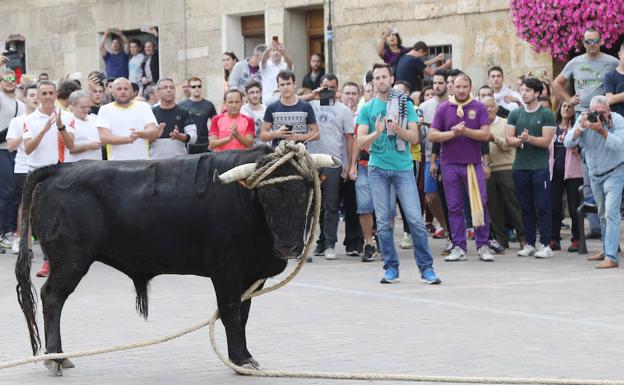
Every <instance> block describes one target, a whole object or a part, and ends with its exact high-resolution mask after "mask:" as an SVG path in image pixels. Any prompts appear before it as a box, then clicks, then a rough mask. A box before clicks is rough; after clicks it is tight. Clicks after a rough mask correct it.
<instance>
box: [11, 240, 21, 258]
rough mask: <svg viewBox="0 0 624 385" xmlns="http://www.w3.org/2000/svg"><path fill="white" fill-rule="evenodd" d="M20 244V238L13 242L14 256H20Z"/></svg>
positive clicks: (12, 250)
mask: <svg viewBox="0 0 624 385" xmlns="http://www.w3.org/2000/svg"><path fill="white" fill-rule="evenodd" d="M19 243H20V239H19V237H17V238H15V239H14V240H13V246H12V247H11V252H12V253H13V254H19Z"/></svg>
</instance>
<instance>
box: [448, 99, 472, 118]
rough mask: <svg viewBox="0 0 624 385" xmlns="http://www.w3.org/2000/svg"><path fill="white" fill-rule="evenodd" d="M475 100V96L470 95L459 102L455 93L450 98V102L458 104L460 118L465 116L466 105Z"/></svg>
mask: <svg viewBox="0 0 624 385" xmlns="http://www.w3.org/2000/svg"><path fill="white" fill-rule="evenodd" d="M473 100H474V98H473V97H472V95H468V99H466V100H464V101H463V102H458V101H457V100H456V99H455V95H453V96H451V97H450V99H449V103H451V104H452V105H454V106H457V116H459V117H460V118H463V117H464V106H466V105H468V104H470V102H472V101H473Z"/></svg>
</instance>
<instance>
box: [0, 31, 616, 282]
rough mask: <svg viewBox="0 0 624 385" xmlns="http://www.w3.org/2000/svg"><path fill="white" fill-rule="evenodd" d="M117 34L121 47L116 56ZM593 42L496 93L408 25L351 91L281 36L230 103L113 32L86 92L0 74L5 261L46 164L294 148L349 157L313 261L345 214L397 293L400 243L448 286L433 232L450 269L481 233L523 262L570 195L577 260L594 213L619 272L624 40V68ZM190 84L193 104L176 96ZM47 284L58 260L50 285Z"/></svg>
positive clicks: (557, 222)
mask: <svg viewBox="0 0 624 385" xmlns="http://www.w3.org/2000/svg"><path fill="white" fill-rule="evenodd" d="M109 33H110V34H114V35H115V36H114V37H113V38H112V40H111V44H110V50H107V49H106V48H105V44H104V41H105V39H107V38H108V35H109ZM583 45H584V46H585V49H586V53H584V54H582V55H580V56H578V57H576V58H575V59H573V60H571V61H570V62H569V63H568V64H567V65H566V66H565V68H564V69H563V71H562V72H561V74H559V75H558V76H557V77H556V78H555V79H554V80H551V79H549V78H548V76H547V74H546V73H542V74H541V75H540V76H535V75H533V74H530V73H529V74H527V75H525V76H522V77H520V78H518V79H515V81H514V86H513V87H509V86H507V85H505V76H504V70H503V68H502V67H500V66H492V67H490V68H484V73H485V72H487V79H488V84H485V85H483V86H480V87H479V86H477V85H474V84H473V82H472V78H471V77H470V74H468V73H466V72H463V71H462V70H460V69H457V68H453V67H452V61H451V60H450V58H447V57H446V56H445V55H444V54H440V55H437V56H434V57H433V58H431V59H426V58H427V55H428V46H427V44H426V43H424V42H422V41H419V42H416V43H415V44H414V45H413V46H412V47H411V48H406V47H404V46H403V45H402V40H401V38H400V36H399V33H398V31H397V30H396V29H395V28H389V29H387V30H384V32H383V33H382V36H381V38H380V40H379V43H378V44H377V46H376V50H377V52H376V53H377V54H378V56H379V58H380V60H381V62H380V63H377V64H375V65H374V66H373V68H372V70H371V71H369V72H368V73H367V74H366V75H365V79H364V82H353V81H346V82H342V83H340V82H339V79H338V78H337V77H336V75H334V74H331V73H325V71H324V70H323V68H322V65H321V63H322V56H321V54H314V55H312V56H311V59H310V63H309V65H310V70H309V72H308V73H307V74H306V76H305V77H304V78H303V79H302V81H300V82H299V81H298V79H296V77H295V74H294V73H293V72H292V69H293V63H292V59H291V58H290V56H289V54H288V53H287V51H286V50H285V47H284V45H283V44H282V43H281V42H280V41H279V40H278V39H277V37H274V39H273V41H272V42H271V44H269V45H264V44H262V45H259V46H257V47H255V49H254V51H253V54H252V55H251V57H249V58H247V59H244V60H238V57H237V55H236V54H235V53H233V52H225V53H224V54H223V69H224V90H223V91H222V90H219V92H218V94H219V95H220V94H221V93H224V97H223V100H222V101H220V103H217V104H218V105H219V107H218V108H217V107H216V106H215V104H214V103H213V102H211V101H209V100H207V99H206V98H205V96H206V95H210V94H211V90H205V89H204V88H203V82H202V79H201V78H199V77H190V78H188V79H185V80H183V81H182V82H181V83H180V84H177V83H176V82H175V81H174V80H173V79H171V78H168V77H164V76H163V77H160V76H159V72H158V55H155V54H154V52H155V45H154V43H153V42H149V41H148V42H147V43H145V45H144V47H141V44H140V42H138V41H134V40H133V41H129V40H128V39H127V38H125V37H124V36H123V33H121V32H120V31H119V30H111V31H109V32H107V33H106V34H105V36H104V37H103V39H102V41H101V43H100V53H101V55H102V58H103V60H104V62H105V64H106V73H101V72H98V71H93V72H92V73H90V74H89V76H88V78H87V81H86V84H81V82H80V81H77V80H71V79H68V78H65V79H62V80H60V81H59V82H57V83H55V82H51V81H50V79H49V76H47V74H40V75H39V76H38V78H37V79H31V78H28V77H23V78H22V79H21V81H20V79H16V76H15V73H14V72H13V71H12V70H11V69H4V70H2V72H1V73H0V130H2V131H0V133H1V134H2V135H1V136H0V143H1V144H0V179H2V181H3V183H2V191H1V194H0V226H1V228H0V230H1V232H0V233H1V234H3V235H2V239H1V241H0V246H1V247H0V250H2V251H4V250H5V249H6V250H10V249H12V250H13V252H15V253H16V252H17V249H18V243H19V238H20V236H28V235H25V234H20V233H19V229H20V226H19V220H20V218H19V215H18V206H19V202H20V199H21V189H22V187H23V184H24V180H25V179H26V176H27V174H28V173H29V172H32V171H33V170H35V169H37V168H40V167H44V166H47V165H51V164H57V163H64V162H76V161H79V160H81V159H95V160H110V161H116V160H132V159H163V158H169V157H175V156H186V155H187V154H196V153H203V152H208V151H215V152H218V151H229V150H240V149H246V148H250V147H252V146H254V145H270V146H273V147H275V146H277V145H278V144H279V142H280V141H282V140H290V141H295V142H303V143H306V146H307V149H308V151H309V152H310V153H313V154H314V153H320V154H327V155H331V156H334V157H336V158H339V159H341V160H342V163H343V167H342V168H340V169H330V168H325V169H321V170H320V174H321V176H322V179H323V182H322V186H321V189H322V212H321V222H320V225H321V226H320V228H321V231H320V235H319V237H318V240H317V247H316V249H315V251H314V254H313V256H311V257H310V258H309V259H308V261H309V262H312V261H313V260H314V258H315V257H324V258H325V259H328V260H333V259H336V258H337V257H338V252H337V251H336V249H337V246H336V245H337V243H338V242H339V240H338V224H339V221H340V217H341V215H342V216H344V221H345V239H344V240H343V245H344V246H345V254H346V255H348V256H353V257H360V258H361V260H362V262H370V261H373V260H375V259H377V258H379V257H380V256H381V258H382V259H383V276H382V279H381V282H382V283H392V282H395V281H396V280H397V279H398V278H399V258H398V254H397V250H396V246H397V245H398V246H399V247H401V248H406V249H407V248H413V254H414V257H415V260H416V264H417V266H418V268H419V271H420V275H421V277H420V278H421V279H422V281H423V282H425V283H428V284H438V283H440V282H441V280H440V279H439V278H438V277H437V275H436V273H435V271H434V268H433V260H434V258H433V253H432V251H431V249H430V247H429V240H428V238H429V236H431V237H433V238H440V239H442V238H446V239H447V245H446V247H445V249H444V250H443V251H442V254H443V255H444V260H445V261H447V262H454V261H464V260H466V259H467V258H468V257H467V256H468V254H469V253H468V247H467V244H468V241H469V240H472V239H474V241H475V244H476V254H477V256H478V258H479V259H480V260H482V261H485V262H492V261H494V260H495V254H499V253H504V252H505V249H508V248H510V243H513V242H518V251H517V255H518V256H520V257H530V256H534V257H536V258H550V257H553V255H554V252H555V251H557V250H561V248H562V239H561V228H562V226H563V217H564V215H563V212H564V210H563V205H564V199H563V197H564V195H565V197H566V201H567V208H568V212H569V214H570V220H571V233H572V236H571V239H570V243H569V246H568V248H567V250H568V251H569V252H575V251H578V249H579V232H580V231H583V230H582V228H581V226H583V224H582V223H578V221H577V218H576V215H575V213H576V209H577V207H578V206H579V205H580V204H593V203H594V202H595V205H596V206H597V211H598V214H597V215H596V216H595V217H591V216H590V218H589V223H590V229H591V232H590V237H591V236H595V237H602V240H603V247H602V250H601V251H600V252H599V253H597V254H596V255H593V256H591V257H590V258H589V259H590V260H592V261H597V262H598V264H597V265H596V268H613V267H617V266H618V264H619V258H618V255H617V252H618V249H619V236H620V222H621V218H620V203H621V201H622V189H623V186H624V118H623V117H622V115H621V113H623V112H624V45H622V47H620V51H619V60H618V59H616V58H615V57H611V56H609V55H607V54H604V53H602V52H601V51H600V47H601V38H600V35H599V33H598V32H597V31H595V30H593V29H588V30H587V31H586V32H585V35H584V40H583ZM0 64H3V63H0ZM363 75H364V74H363ZM568 83H569V85H568ZM178 86H181V87H182V95H183V98H182V100H178V101H176V95H177V93H176V87H178ZM570 86H571V87H570ZM215 93H217V92H215ZM4 181H10V183H4ZM579 188H583V189H584V190H583V197H584V199H585V200H586V202H581V201H580V199H579V195H578V194H577V191H578V189H579ZM564 193H565V194H564ZM397 207H398V209H399V212H400V217H401V219H402V226H403V231H404V237H403V239H401V240H399V242H395V239H394V235H393V234H394V224H395V218H396V217H397ZM538 236H539V238H538ZM48 273H49V266H48V264H47V262H46V261H44V264H43V266H42V267H41V269H40V270H39V271H38V272H37V275H38V276H41V277H45V276H47V274H48Z"/></svg>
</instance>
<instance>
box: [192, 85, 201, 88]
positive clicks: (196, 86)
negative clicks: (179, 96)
mask: <svg viewBox="0 0 624 385" xmlns="http://www.w3.org/2000/svg"><path fill="white" fill-rule="evenodd" d="M189 87H191V88H202V86H201V84H198V85H195V86H189Z"/></svg>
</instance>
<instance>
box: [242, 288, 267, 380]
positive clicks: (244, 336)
mask: <svg viewBox="0 0 624 385" xmlns="http://www.w3.org/2000/svg"><path fill="white" fill-rule="evenodd" d="M249 286H251V283H250V284H249V285H246V287H249ZM263 286H264V283H263V284H262V285H260V286H259V287H258V289H257V290H260V289H262V287H263ZM245 290H247V289H245ZM250 307H251V299H248V300H247V301H244V302H242V303H241V335H242V339H243V348H244V353H245V357H247V358H248V359H249V362H250V364H252V365H253V366H254V367H256V368H257V369H259V368H260V364H259V363H258V361H256V360H255V359H254V358H253V357H252V355H251V353H249V350H248V349H247V332H246V327H247V320H248V319H249V309H250Z"/></svg>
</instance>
